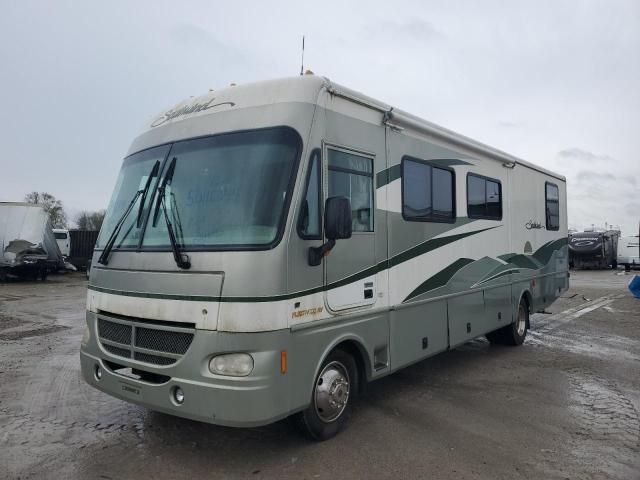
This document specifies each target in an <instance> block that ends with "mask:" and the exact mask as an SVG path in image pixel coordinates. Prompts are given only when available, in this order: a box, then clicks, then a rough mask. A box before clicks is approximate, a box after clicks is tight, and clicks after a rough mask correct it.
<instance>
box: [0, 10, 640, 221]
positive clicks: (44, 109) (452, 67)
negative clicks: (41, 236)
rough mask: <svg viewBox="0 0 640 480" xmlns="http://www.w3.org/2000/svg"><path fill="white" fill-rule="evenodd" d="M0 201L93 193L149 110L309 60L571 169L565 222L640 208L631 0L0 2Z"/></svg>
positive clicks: (340, 77) (636, 28)
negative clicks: (38, 193)
mask: <svg viewBox="0 0 640 480" xmlns="http://www.w3.org/2000/svg"><path fill="white" fill-rule="evenodd" d="M0 12H2V13H1V15H0V87H1V88H0V106H1V107H0V132H1V133H0V139H2V144H1V148H2V152H3V154H2V156H1V157H0V201H2V200H4V201H18V200H22V198H23V197H24V195H25V193H27V192H29V191H33V190H39V191H48V192H50V193H52V194H54V195H55V196H56V197H58V198H59V199H61V200H62V201H63V203H64V205H65V207H66V209H67V212H68V213H69V216H70V217H71V219H73V218H74V217H75V215H77V213H78V212H79V211H81V210H97V209H102V208H105V207H106V205H107V203H108V201H109V198H110V195H111V190H112V188H113V186H114V183H115V179H116V176H117V173H118V170H119V168H120V163H121V160H122V158H123V156H124V155H125V153H126V152H127V150H128V147H129V145H130V143H131V141H132V140H133V138H134V137H135V136H137V135H138V134H139V133H140V132H141V130H142V128H143V126H144V125H145V124H146V123H147V121H148V120H149V119H150V118H152V117H153V116H154V115H155V114H157V113H159V112H160V111H162V110H163V109H166V107H169V106H171V105H174V104H175V103H176V102H178V101H179V100H182V99H183V98H186V97H189V96H192V95H199V94H202V93H206V92H207V91H208V90H209V89H210V88H214V89H217V88H220V87H224V86H226V85H228V84H229V83H231V82H235V83H244V82H253V81H259V80H265V79H271V78H278V77H285V76H292V75H297V74H298V73H299V71H300V44H301V36H302V35H303V34H304V35H305V36H306V42H305V43H306V53H305V68H308V69H311V70H313V71H314V72H315V73H316V74H318V75H324V76H327V77H329V78H330V79H332V80H334V81H336V82H338V83H340V84H343V85H346V86H349V87H351V88H353V89H356V90H359V91H361V92H363V93H366V94H367V95H369V96H372V97H374V98H378V99H379V100H381V101H384V102H386V103H389V104H391V105H393V106H395V107H397V108H401V109H403V110H406V111H409V112H411V113H413V114H416V115H418V116H421V117H423V118H425V119H427V120H429V121H432V122H435V123H437V124H440V125H442V126H444V127H447V128H449V129H451V130H454V131H456V132H459V133H462V134H464V135H466V136H469V137H471V138H474V139H476V140H479V141H481V142H483V143H486V144H488V145H491V146H493V147H496V148H499V149H501V150H504V151H506V152H508V153H511V154H513V155H515V156H517V157H520V158H523V159H526V160H528V161H530V162H533V163H536V164H539V165H541V166H544V167H546V168H549V169H552V170H554V171H557V172H559V173H561V174H563V175H565V176H566V177H567V181H568V187H567V189H568V210H569V226H570V227H574V228H578V229H582V228H584V227H588V226H591V225H592V224H595V225H596V226H604V225H605V222H606V223H607V224H609V225H619V226H621V227H622V230H623V233H627V234H631V233H637V231H638V221H639V220H640V195H639V191H640V1H638V0H628V1H622V0H611V1H605V0H601V1H589V0H580V1H576V0H570V1H563V0H558V1H551V0H536V1H506V0H505V1H491V0H488V1H487V0H485V1H482V2H477V1H456V0H450V1H424V0H423V1H399V0H394V1H393V2H389V1H374V0H370V1H366V2H357V1H354V2H345V1H342V2H332V1H325V2H319V3H318V2H304V1H301V0H297V1H288V2H285V1H269V2H258V1H256V2H250V1H244V2H216V1H190V0H185V1H181V2H175V1H174V2H168V1H135V2H132V1H109V2H104V1H102V2H98V1H73V2H72V1H68V2H67V1H56V0H52V1H44V0H42V1H38V2H34V1H28V0H22V1H20V2H15V1H10V0H0Z"/></svg>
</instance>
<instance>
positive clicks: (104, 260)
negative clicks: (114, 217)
mask: <svg viewBox="0 0 640 480" xmlns="http://www.w3.org/2000/svg"><path fill="white" fill-rule="evenodd" d="M159 169H160V161H159V160H156V163H154V164H153V168H151V172H150V173H149V176H148V177H147V181H146V183H145V184H144V188H142V189H140V190H138V191H137V192H136V194H135V195H134V196H133V198H132V199H131V202H130V203H129V206H128V207H127V209H126V210H125V211H124V213H123V214H122V216H121V217H120V219H119V220H118V221H117V222H116V226H115V227H114V228H113V231H112V232H111V235H109V239H108V240H107V243H106V244H105V246H104V250H102V254H101V255H100V258H98V263H101V264H102V265H107V264H108V263H109V254H110V253H111V250H112V249H113V245H114V244H115V243H116V239H117V238H118V235H119V234H120V229H121V228H122V225H123V224H124V221H125V220H126V219H127V217H128V216H129V214H130V213H131V210H132V209H133V206H134V205H135V204H136V201H137V200H138V197H140V196H142V200H141V201H140V207H138V217H137V219H136V225H137V226H138V228H140V218H141V215H142V210H143V209H144V202H145V200H146V198H147V192H148V191H149V186H150V185H151V179H152V178H153V177H156V176H157V175H158V170H159Z"/></svg>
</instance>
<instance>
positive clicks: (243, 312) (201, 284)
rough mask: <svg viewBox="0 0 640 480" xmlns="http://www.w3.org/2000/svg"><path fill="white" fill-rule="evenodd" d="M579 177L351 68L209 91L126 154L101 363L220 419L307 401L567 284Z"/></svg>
mask: <svg viewBox="0 0 640 480" xmlns="http://www.w3.org/2000/svg"><path fill="white" fill-rule="evenodd" d="M565 186H566V185H565V179H564V177H562V176H560V175H558V174H556V173H553V172H550V171H548V170H545V169H544V168H541V167H538V166H535V165H532V164H530V163H528V162H525V161H523V160H520V159H518V158H515V157H513V156H511V155H508V154H506V153H503V152H501V151H498V150H496V149H494V148H491V147H488V146H485V145H482V144H480V143H478V142H476V141H473V140H471V139H469V138H466V137H463V136H461V135H458V134H456V133H453V132H451V131H449V130H446V129H444V128H442V127H439V126H437V125H434V124H432V123H429V122H427V121H424V120H422V119H420V118H418V117H415V116H413V115H410V114H408V113H405V112H403V111H401V110H398V109H395V108H393V107H392V106H391V105H388V104H385V103H383V102H380V101H377V100H375V99H373V98H370V97H367V96H365V95H363V94H361V93H358V92H356V91H353V90H350V89H348V88H346V87H343V86H341V85H338V84H335V83H333V82H331V81H330V80H328V79H326V78H322V77H318V76H311V75H308V76H302V77H296V78H287V79H281V80H273V81H266V82H260V83H255V84H249V85H244V86H233V87H229V88H226V89H222V90H219V91H215V92H210V93H208V94H206V95H204V96H201V97H197V98H190V99H188V100H186V101H184V102H182V103H179V104H178V105H176V106H174V107H173V108H170V109H169V110H167V111H165V112H163V113H161V114H160V115H159V116H157V117H155V118H154V119H153V120H151V121H150V122H149V127H148V129H147V130H145V131H144V132H143V133H142V134H141V135H140V136H138V137H137V138H136V139H135V140H134V142H133V144H132V146H131V148H130V150H129V152H128V153H127V155H126V157H125V159H124V162H123V164H122V168H121V170H120V174H119V177H118V180H117V182H116V186H115V190H114V193H113V197H112V199H111V202H110V204H109V207H108V210H107V215H106V218H105V221H104V225H103V227H102V231H101V234H100V237H99V238H98V242H97V244H96V250H95V252H94V255H93V259H92V268H91V276H90V281H89V287H88V288H89V290H88V296H87V329H86V332H85V335H84V337H83V340H82V346H81V354H80V356H81V365H82V372H83V376H84V378H85V380H86V381H87V382H88V383H90V384H91V385H93V386H95V387H96V388H98V389H100V390H102V391H104V392H107V393H109V394H110V395H113V396H116V397H118V398H121V399H124V400H127V401H130V402H135V403H138V404H140V405H144V406H146V407H148V408H151V409H153V410H159V411H162V412H165V413H169V414H173V415H177V416H182V417H187V418H191V419H195V420H200V421H204V422H210V423H214V424H219V425H230V426H255V425H264V424H268V423H271V422H274V421H276V420H278V419H281V418H285V417H287V416H290V415H295V418H296V419H297V420H298V421H299V424H300V425H301V426H302V427H303V428H304V429H305V430H306V431H307V432H308V433H309V434H310V436H311V437H312V438H315V439H320V440H321V439H326V438H329V437H331V436H332V435H335V434H336V433H337V432H338V431H339V430H340V428H341V427H342V426H343V425H344V423H345V421H346V419H347V417H348V415H349V412H350V409H351V406H352V404H353V400H354V398H355V397H356V395H357V394H358V393H359V391H360V390H361V388H362V386H363V385H364V384H365V383H366V382H369V381H372V380H376V379H378V378H381V377H383V376H385V375H389V374H390V373H392V372H394V371H397V370H398V369H400V368H402V367H405V366H407V365H409V364H412V363H414V362H417V361H420V360H422V359H425V358H427V357H430V356H432V355H435V354H437V353H440V352H443V351H445V350H448V349H451V348H455V347H456V346H458V345H460V344H462V343H464V342H467V341H469V340H471V339H473V338H475V337H478V336H483V335H486V336H487V338H488V339H489V341H490V342H492V343H498V344H507V345H520V344H522V342H523V341H524V339H525V336H526V333H527V329H528V328H529V314H530V313H532V312H536V311H539V310H543V309H544V308H545V307H547V306H548V305H549V304H551V303H552V302H553V301H554V300H555V299H556V298H557V297H558V295H559V294H560V293H561V292H562V291H564V290H565V289H567V288H568V262H567V214H566V188H565Z"/></svg>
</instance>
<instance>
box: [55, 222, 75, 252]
mask: <svg viewBox="0 0 640 480" xmlns="http://www.w3.org/2000/svg"><path fill="white" fill-rule="evenodd" d="M53 235H54V236H55V237H56V242H57V243H58V248H59V249H60V253H62V255H64V256H65V257H68V256H69V254H70V253H71V238H70V237H69V230H67V229H66V228H54V229H53Z"/></svg>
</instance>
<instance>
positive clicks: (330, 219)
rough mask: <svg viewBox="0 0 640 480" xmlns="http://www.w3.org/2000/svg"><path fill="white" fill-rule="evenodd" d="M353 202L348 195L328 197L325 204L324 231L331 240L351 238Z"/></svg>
mask: <svg viewBox="0 0 640 480" xmlns="http://www.w3.org/2000/svg"><path fill="white" fill-rule="evenodd" d="M351 221H352V220H351V202H350V201H349V199H348V198H347V197H331V198H327V201H326V203H325V204H324V232H325V236H326V237H327V238H328V239H329V240H340V239H343V238H351Z"/></svg>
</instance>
